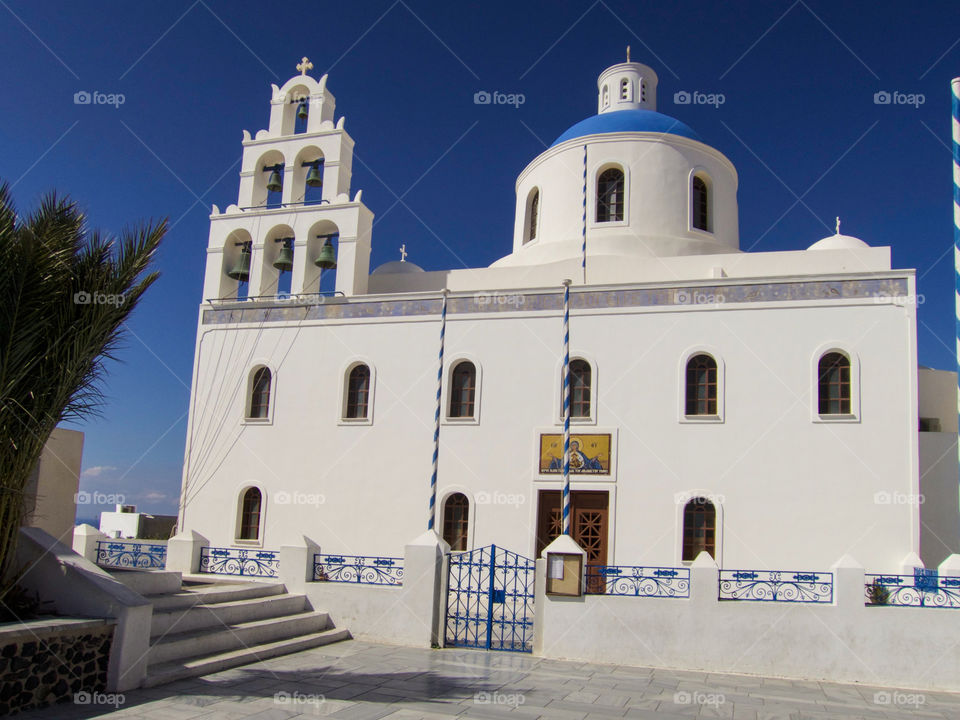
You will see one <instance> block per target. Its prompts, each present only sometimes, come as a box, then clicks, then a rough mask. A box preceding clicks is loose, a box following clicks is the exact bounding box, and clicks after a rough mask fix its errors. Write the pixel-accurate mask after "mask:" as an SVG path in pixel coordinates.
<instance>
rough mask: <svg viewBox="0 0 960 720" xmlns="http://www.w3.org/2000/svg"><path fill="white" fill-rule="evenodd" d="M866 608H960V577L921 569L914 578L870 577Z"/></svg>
mask: <svg viewBox="0 0 960 720" xmlns="http://www.w3.org/2000/svg"><path fill="white" fill-rule="evenodd" d="M866 580H867V582H866V584H865V590H866V604H867V605H893V606H897V607H940V608H960V577H952V576H944V577H940V576H939V574H938V573H937V571H936V570H926V571H924V570H922V569H921V568H918V569H917V571H916V572H915V573H914V574H913V575H867V576H866Z"/></svg>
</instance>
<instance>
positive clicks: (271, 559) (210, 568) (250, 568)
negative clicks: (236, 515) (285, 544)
mask: <svg viewBox="0 0 960 720" xmlns="http://www.w3.org/2000/svg"><path fill="white" fill-rule="evenodd" d="M279 567H280V553H279V552H276V551H274V550H247V549H245V548H220V547H204V548H201V549H200V569H199V572H201V573H209V574H211V575H243V576H245V577H276V576H277V570H278V569H279Z"/></svg>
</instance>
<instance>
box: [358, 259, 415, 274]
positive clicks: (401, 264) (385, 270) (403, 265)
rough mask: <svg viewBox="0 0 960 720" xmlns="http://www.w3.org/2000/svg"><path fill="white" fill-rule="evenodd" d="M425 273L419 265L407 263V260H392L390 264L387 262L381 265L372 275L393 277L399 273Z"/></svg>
mask: <svg viewBox="0 0 960 720" xmlns="http://www.w3.org/2000/svg"><path fill="white" fill-rule="evenodd" d="M416 272H423V268H422V267H420V266H419V265H417V264H416V263H412V262H407V261H405V260H391V261H390V262H385V263H384V264H383V265H380V266H379V267H378V268H377V269H376V270H374V271H373V272H372V273H370V274H371V275H391V274H399V273H416Z"/></svg>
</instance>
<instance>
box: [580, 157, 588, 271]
mask: <svg viewBox="0 0 960 720" xmlns="http://www.w3.org/2000/svg"><path fill="white" fill-rule="evenodd" d="M580 266H581V267H582V268H583V284H584V285H586V284H587V146H586V145H584V146H583V252H582V259H581V261H580Z"/></svg>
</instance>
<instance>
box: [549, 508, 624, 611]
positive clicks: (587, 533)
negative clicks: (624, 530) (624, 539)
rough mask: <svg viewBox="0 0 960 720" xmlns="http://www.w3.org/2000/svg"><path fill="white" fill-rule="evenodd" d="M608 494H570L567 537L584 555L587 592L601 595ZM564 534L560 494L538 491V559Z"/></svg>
mask: <svg viewBox="0 0 960 720" xmlns="http://www.w3.org/2000/svg"><path fill="white" fill-rule="evenodd" d="M609 504H610V500H609V493H607V491H606V490H574V491H572V492H571V493H570V535H571V536H572V537H573V539H574V541H575V542H576V543H577V545H579V546H580V547H582V548H583V550H584V552H586V554H587V557H586V563H587V592H592V593H602V592H603V588H604V581H603V576H602V575H600V573H599V572H598V568H600V567H602V566H604V565H606V564H607V535H608V527H609V526H608V524H607V521H608V511H609ZM562 532H563V524H562V520H561V512H560V491H559V490H541V491H540V493H539V496H538V502H537V543H536V545H537V554H536V556H537V557H540V553H541V552H543V549H544V548H545V547H546V546H547V545H549V544H550V543H551V542H553V541H554V540H556V539H557V537H559V536H560V533H562Z"/></svg>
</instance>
